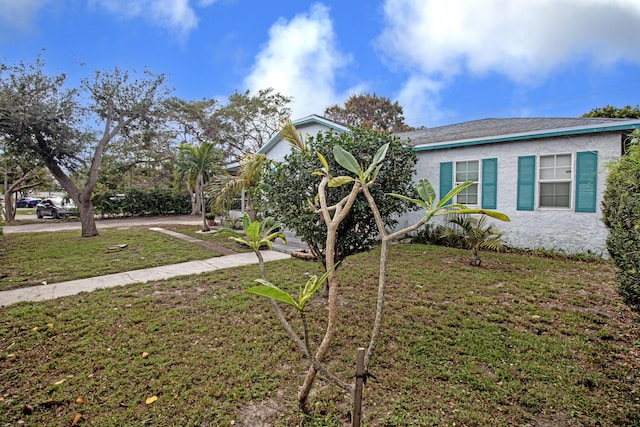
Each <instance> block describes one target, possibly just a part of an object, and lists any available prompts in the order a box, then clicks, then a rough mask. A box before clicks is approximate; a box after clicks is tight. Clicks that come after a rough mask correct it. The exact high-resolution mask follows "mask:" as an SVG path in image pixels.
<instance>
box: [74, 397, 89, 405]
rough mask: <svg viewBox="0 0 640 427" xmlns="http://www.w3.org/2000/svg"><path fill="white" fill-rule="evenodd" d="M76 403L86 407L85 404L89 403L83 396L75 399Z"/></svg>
mask: <svg viewBox="0 0 640 427" xmlns="http://www.w3.org/2000/svg"><path fill="white" fill-rule="evenodd" d="M76 403H79V404H81V405H86V404H87V403H89V401H88V400H87V398H86V397H84V396H78V398H77V399H76Z"/></svg>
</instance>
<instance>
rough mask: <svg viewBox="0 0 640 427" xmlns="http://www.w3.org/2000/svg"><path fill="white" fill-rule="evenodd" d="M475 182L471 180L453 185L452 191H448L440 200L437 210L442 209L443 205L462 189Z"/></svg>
mask: <svg viewBox="0 0 640 427" xmlns="http://www.w3.org/2000/svg"><path fill="white" fill-rule="evenodd" d="M472 184H473V183H472V182H471V181H469V182H465V183H464V184H460V185H457V186H455V187H453V188H452V189H451V191H449V192H448V193H447V195H446V196H444V197H443V198H442V199H440V201H439V202H438V206H436V211H437V210H440V209H442V207H443V206H444V205H445V204H446V203H447V202H448V201H449V200H451V199H453V198H454V197H455V196H457V195H458V193H459V192H461V191H462V190H464V189H466V188H469V187H470V186H471V185H472Z"/></svg>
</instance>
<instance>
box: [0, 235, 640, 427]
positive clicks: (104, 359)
mask: <svg viewBox="0 0 640 427" xmlns="http://www.w3.org/2000/svg"><path fill="white" fill-rule="evenodd" d="M377 256H378V251H377V250H375V249H374V250H373V251H371V252H368V253H362V254H358V255H354V256H352V257H349V258H348V259H347V260H346V261H345V262H344V263H343V264H342V266H341V268H340V270H339V276H340V280H341V282H340V293H341V296H340V307H341V310H342V314H341V320H342V326H341V327H340V328H339V330H338V335H337V339H336V340H335V343H334V345H333V346H332V348H331V351H330V356H329V359H328V366H329V367H330V369H331V370H333V371H334V372H336V373H337V374H338V375H339V376H340V377H342V378H344V379H349V378H351V377H352V376H353V373H354V370H355V355H356V349H357V347H359V346H365V345H366V344H367V343H368V334H369V330H370V324H371V322H372V319H373V314H374V306H375V289H376V285H377V279H376V272H377ZM468 259H469V253H468V252H466V251H461V250H454V249H446V248H441V247H432V246H425V245H417V244H416V245H397V246H394V247H392V248H391V254H390V263H389V280H388V282H389V289H388V293H387V297H388V300H387V306H386V318H385V322H384V328H383V337H382V340H381V342H380V344H379V347H378V350H377V352H376V355H375V356H374V358H373V359H372V365H371V373H372V374H374V375H375V377H376V378H375V380H370V381H369V382H368V383H367V385H366V387H365V392H364V411H365V425H366V426H454V425H456V426H598V425H600V426H619V425H620V426H622V425H625V426H634V425H635V426H638V425H640V400H639V399H640V377H639V374H638V372H640V330H639V326H640V325H639V323H638V322H637V321H638V316H637V315H635V314H633V313H632V312H630V310H629V309H628V308H627V307H626V306H625V305H623V304H622V302H621V301H620V298H619V297H618V296H617V293H616V291H615V283H614V272H613V269H612V266H611V265H610V264H609V263H608V262H578V261H566V260H554V259H544V258H535V257H527V256H522V255H513V254H483V267H482V268H474V267H470V266H468ZM305 273H312V274H314V273H318V265H317V264H316V263H312V262H305V261H301V260H294V259H291V260H286V261H278V262H273V263H269V264H267V275H268V278H269V279H270V280H271V281H273V282H274V283H276V284H278V285H281V286H283V287H285V288H289V289H290V290H291V291H293V290H294V289H295V286H297V284H299V283H301V282H303V281H306V276H305ZM258 276H259V272H258V267H257V265H254V266H249V267H243V268H235V269H230V270H220V271H216V272H211V273H207V274H202V275H199V276H193V277H188V278H179V279H172V280H167V281H161V282H152V283H146V284H140V285H132V286H127V287H119V288H112V289H104V290H98V291H95V292H92V293H89V294H81V295H77V296H73V297H66V298H61V299H58V300H53V301H47V302H40V303H20V304H16V305H12V306H9V307H4V308H0V425H14V424H17V423H18V422H22V423H24V425H43V426H44V425H46V426H69V425H71V424H72V422H73V420H74V418H75V417H76V416H77V414H80V415H78V416H81V418H80V419H79V422H78V423H77V425H95V426H123V425H132V426H133V425H135V426H140V425H153V426H176V425H180V426H195V425H207V426H229V425H233V424H235V425H256V424H257V422H256V419H257V418H255V417H257V416H258V415H260V414H261V415H262V420H263V421H264V422H266V423H267V424H268V425H275V426H298V425H304V426H340V425H344V423H345V421H346V419H347V412H348V400H349V399H348V396H346V395H345V394H344V393H342V392H341V391H339V390H337V389H335V388H334V387H332V386H330V385H327V384H326V383H325V382H324V381H320V382H319V383H317V385H318V386H319V387H317V388H316V390H317V391H316V392H315V394H314V395H313V397H312V405H313V408H314V411H313V413H312V414H311V416H310V417H303V416H302V415H301V414H300V413H299V412H298V411H297V407H296V398H295V395H296V392H297V389H298V387H299V385H300V384H301V383H302V377H303V375H304V373H305V372H306V368H307V362H306V361H305V360H303V359H302V358H301V356H300V354H299V353H298V352H297V351H296V349H295V346H294V345H293V344H292V343H291V342H290V340H289V339H288V337H287V336H286V335H285V333H284V332H283V331H282V329H281V328H280V326H279V324H278V322H277V321H276V320H275V318H274V315H273V313H272V311H271V310H270V305H269V304H268V302H266V301H264V300H262V299H259V298H257V297H253V296H250V295H248V294H245V293H243V292H242V290H243V289H246V288H247V287H249V286H251V284H252V281H253V279H254V278H256V277H258ZM308 310H309V313H308V316H309V319H310V321H311V323H312V324H313V325H314V326H313V327H312V328H311V335H312V338H313V339H314V340H317V338H318V337H319V336H321V335H322V333H323V332H324V327H325V324H324V322H323V320H322V319H323V316H324V315H325V312H326V310H325V303H324V301H323V300H322V299H321V298H320V297H318V298H316V299H315V300H314V301H312V302H311V304H310V306H309V307H308ZM286 313H287V315H288V316H289V317H290V318H291V319H292V320H293V324H294V326H295V327H296V328H299V327H300V323H299V322H298V321H297V319H296V318H295V316H294V313H291V312H289V311H286ZM315 345H316V346H317V344H315ZM143 353H146V354H148V357H143ZM151 397H156V398H157V400H156V401H155V402H153V403H149V404H147V403H146V402H147V399H148V398H151ZM25 405H29V406H28V407H26V406H25ZM25 408H27V409H26V411H25ZM30 408H33V410H32V411H31V410H30ZM25 412H27V413H29V412H30V413H29V414H27V413H25ZM252 417H254V418H252ZM252 420H253V421H252Z"/></svg>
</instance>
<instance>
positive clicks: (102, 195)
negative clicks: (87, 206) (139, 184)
mask: <svg viewBox="0 0 640 427" xmlns="http://www.w3.org/2000/svg"><path fill="white" fill-rule="evenodd" d="M92 202H93V206H94V209H95V212H96V213H97V214H98V215H102V216H114V215H117V216H134V215H135V216H142V215H168V214H189V213H191V202H190V200H189V195H188V194H187V193H186V192H184V191H175V190H171V189H164V188H150V189H137V188H131V189H128V190H125V191H124V192H123V193H120V194H115V193H113V192H109V191H106V192H105V191H103V192H96V193H94V195H93V198H92Z"/></svg>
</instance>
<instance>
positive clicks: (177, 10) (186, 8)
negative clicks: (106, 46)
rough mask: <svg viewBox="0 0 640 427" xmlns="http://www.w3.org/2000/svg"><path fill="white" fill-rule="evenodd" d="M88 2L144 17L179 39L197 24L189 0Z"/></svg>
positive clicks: (126, 15)
mask: <svg viewBox="0 0 640 427" xmlns="http://www.w3.org/2000/svg"><path fill="white" fill-rule="evenodd" d="M90 3H92V4H96V5H99V6H100V7H102V8H103V9H105V10H107V11H108V12H110V13H111V14H113V15H117V16H120V17H123V18H127V19H133V18H143V19H146V20H148V21H149V22H151V23H152V24H154V25H159V26H161V27H164V28H167V29H169V30H171V31H172V32H174V33H175V34H176V35H177V36H178V38H179V39H181V40H185V39H186V37H187V36H188V35H189V33H190V32H191V30H193V29H195V28H196V27H197V26H198V18H197V17H196V14H195V12H194V11H193V9H192V8H191V6H190V5H189V0H91V1H90ZM212 3H213V1H211V0H208V1H207V0H203V1H202V2H201V5H202V6H208V5H210V4H212Z"/></svg>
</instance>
